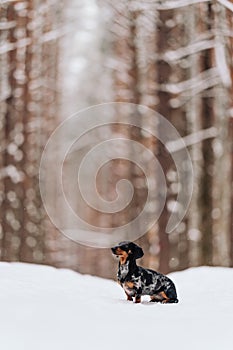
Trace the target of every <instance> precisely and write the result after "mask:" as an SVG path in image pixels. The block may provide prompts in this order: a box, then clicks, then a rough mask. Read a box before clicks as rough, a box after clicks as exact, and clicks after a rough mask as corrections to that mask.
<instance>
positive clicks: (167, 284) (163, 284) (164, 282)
mask: <svg viewBox="0 0 233 350" xmlns="http://www.w3.org/2000/svg"><path fill="white" fill-rule="evenodd" d="M111 249H112V253H113V254H114V255H116V256H117V257H119V268H118V273H117V278H118V282H119V283H120V285H121V286H122V288H123V289H124V291H125V293H126V295H127V300H130V301H132V300H133V297H134V298H135V303H140V302H141V296H142V295H150V298H151V302H161V303H178V299H177V294H176V287H175V285H174V283H173V282H172V281H171V280H170V278H168V277H167V276H165V275H163V274H161V273H159V272H156V271H153V270H150V269H144V268H143V267H141V266H137V264H136V260H137V259H139V258H141V257H142V256H143V255H144V253H143V250H142V248H140V247H139V246H138V245H136V244H135V243H133V242H121V243H119V244H118V245H117V246H115V247H113V248H111Z"/></svg>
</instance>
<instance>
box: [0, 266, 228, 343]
mask: <svg viewBox="0 0 233 350" xmlns="http://www.w3.org/2000/svg"><path fill="white" fill-rule="evenodd" d="M170 277H171V278H172V280H173V281H174V282H175V284H176V285H177V290H178V297H179V300H180V302H179V303H178V304H168V305H166V304H154V303H148V301H147V299H146V297H145V298H144V299H143V302H142V303H141V304H133V303H132V302H128V301H126V300H125V295H124V292H123V290H122V289H121V287H120V286H119V285H118V284H117V283H116V282H114V281H111V280H105V279H101V278H98V277H92V276H87V275H81V274H78V273H76V272H74V271H71V270H66V269H55V268H53V267H49V266H42V265H32V264H23V263H3V262H2V263H0V281H1V282H0V283H1V284H0V285H1V287H0V302H1V313H0V346H1V349H4V350H16V349H17V350H32V349H33V350H42V349H43V350H63V349H69V350H73V349H75V350H79V349H84V350H89V349H90V350H92V349H93V350H98V349H101V350H106V349H113V350H114V349H128V348H130V349H134V350H137V349H146V350H147V349H148V350H149V349H163V350H168V349H173V350H176V349H179V350H183V349H184V350H186V349H189V350H194V349H195V350H196V349H198V350H202V349H205V350H210V349H211V350H215V349H216V350H219V349H223V350H230V349H232V341H233V334H232V324H233V298H232V290H233V269H230V268H229V269H228V268H220V267H215V268H213V267H200V268H192V269H189V270H186V271H183V272H177V273H173V274H170Z"/></svg>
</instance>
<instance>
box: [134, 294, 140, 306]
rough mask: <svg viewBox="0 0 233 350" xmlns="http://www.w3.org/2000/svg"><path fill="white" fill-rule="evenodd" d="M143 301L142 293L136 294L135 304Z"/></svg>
mask: <svg viewBox="0 0 233 350" xmlns="http://www.w3.org/2000/svg"><path fill="white" fill-rule="evenodd" d="M140 302H141V295H139V294H136V296H135V304H139V303H140Z"/></svg>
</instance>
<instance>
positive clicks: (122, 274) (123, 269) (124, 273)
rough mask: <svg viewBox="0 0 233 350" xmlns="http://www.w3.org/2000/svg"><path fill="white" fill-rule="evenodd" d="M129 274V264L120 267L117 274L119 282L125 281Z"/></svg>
mask: <svg viewBox="0 0 233 350" xmlns="http://www.w3.org/2000/svg"><path fill="white" fill-rule="evenodd" d="M128 273H129V262H126V263H125V264H124V265H120V266H119V269H118V273H117V277H118V279H119V280H122V279H125V277H126V276H127V275H128Z"/></svg>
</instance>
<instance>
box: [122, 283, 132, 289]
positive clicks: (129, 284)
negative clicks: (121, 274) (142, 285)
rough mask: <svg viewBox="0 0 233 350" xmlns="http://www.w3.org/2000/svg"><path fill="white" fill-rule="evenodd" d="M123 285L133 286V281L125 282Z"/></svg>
mask: <svg viewBox="0 0 233 350" xmlns="http://www.w3.org/2000/svg"><path fill="white" fill-rule="evenodd" d="M124 285H125V286H126V287H128V288H133V287H134V283H133V282H125V283H124Z"/></svg>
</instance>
